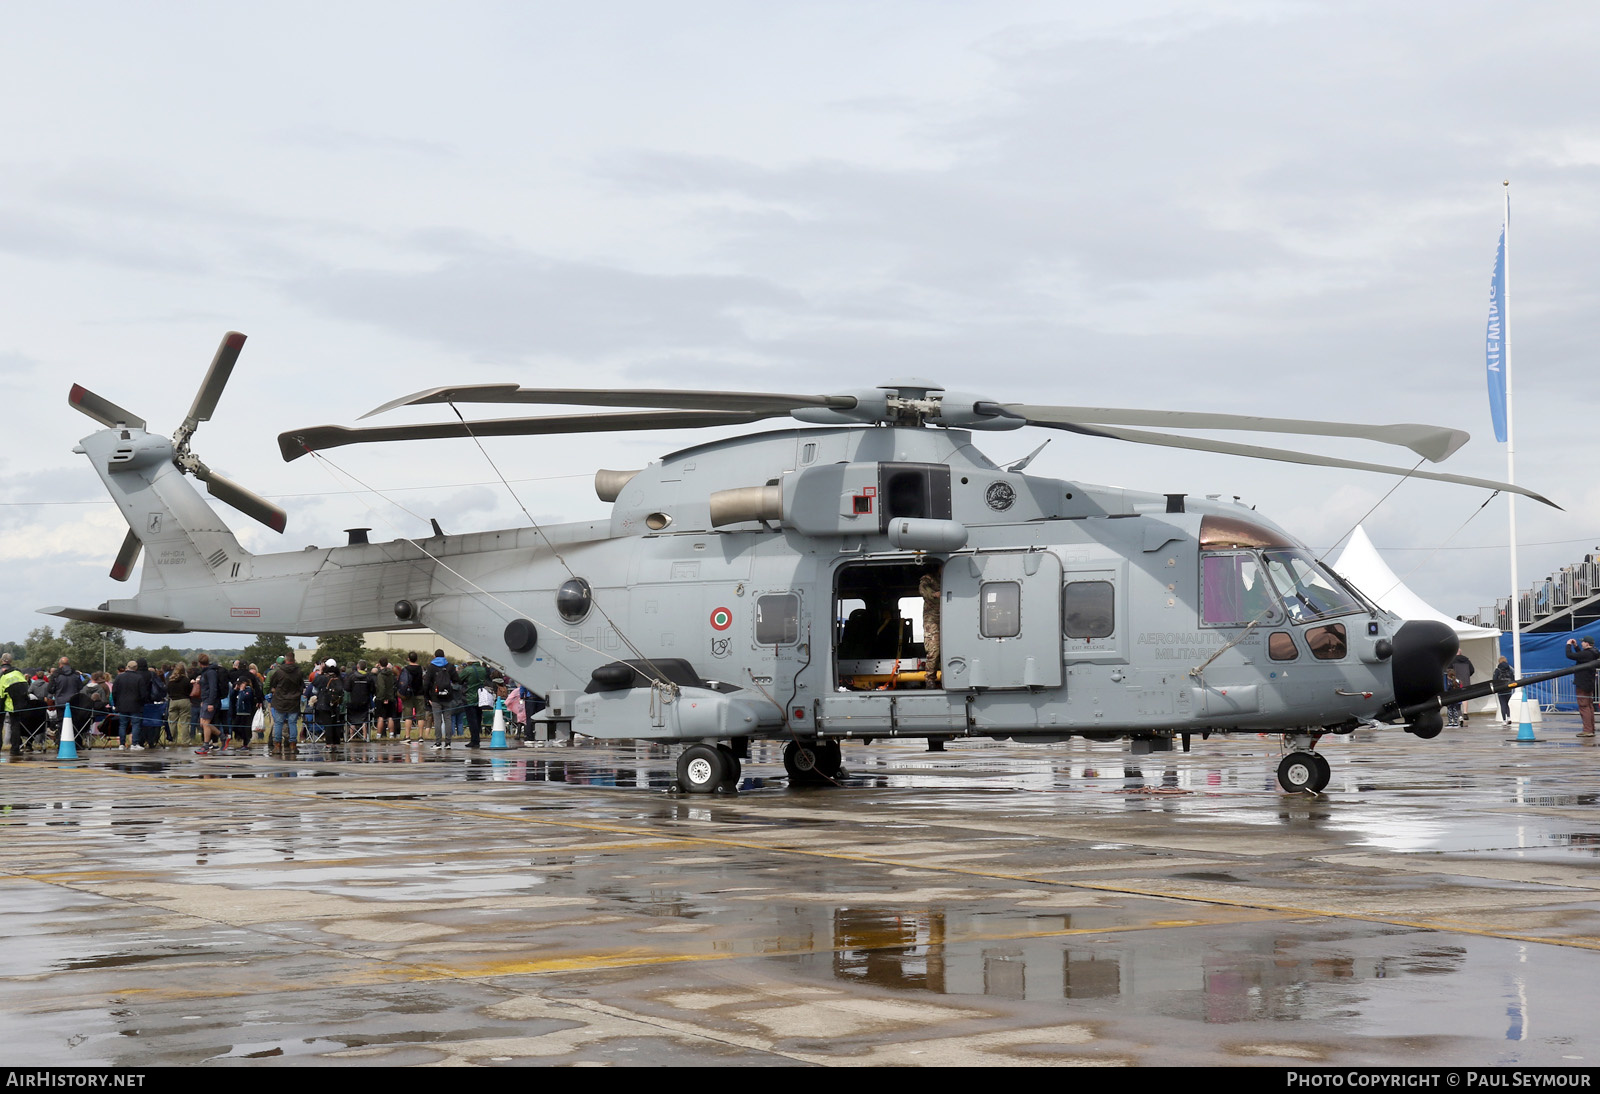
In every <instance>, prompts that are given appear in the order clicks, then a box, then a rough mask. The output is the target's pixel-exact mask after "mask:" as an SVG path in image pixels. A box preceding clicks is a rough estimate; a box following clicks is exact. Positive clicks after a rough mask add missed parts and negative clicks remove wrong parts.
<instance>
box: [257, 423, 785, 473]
mask: <svg viewBox="0 0 1600 1094" xmlns="http://www.w3.org/2000/svg"><path fill="white" fill-rule="evenodd" d="M772 416H773V415H771V414H767V413H760V412H749V413H743V414H741V413H733V412H723V411H713V410H681V411H666V412H661V411H645V410H640V411H632V412H627V413H622V414H567V415H561V416H558V417H551V418H487V419H484V420H482V421H465V422H423V423H420V424H418V425H379V426H368V427H366V428H364V429H352V428H350V427H349V426H342V425H318V426H312V427H310V428H309V429H295V430H290V431H289V432H287V433H280V434H278V451H279V452H281V453H282V454H283V458H284V461H285V462H288V461H290V460H297V459H299V458H300V457H301V456H304V455H305V454H306V453H307V452H315V451H318V450H321V449H324V448H338V447H339V446H340V445H346V444H365V443H367V442H369V441H417V440H433V439H435V438H439V437H531V436H539V435H543V434H550V433H610V432H615V431H618V430H624V429H694V428H697V427H700V426H713V425H749V424H750V423H751V422H759V421H761V420H762V419H763V418H770V417H772Z"/></svg>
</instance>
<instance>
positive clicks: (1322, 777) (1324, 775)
mask: <svg viewBox="0 0 1600 1094" xmlns="http://www.w3.org/2000/svg"><path fill="white" fill-rule="evenodd" d="M1311 758H1312V759H1313V760H1315V761H1317V783H1316V785H1315V786H1313V787H1312V789H1313V790H1315V791H1316V792H1317V793H1319V794H1320V793H1322V792H1323V791H1324V790H1326V789H1327V787H1328V783H1329V781H1330V780H1332V778H1333V765H1332V764H1330V763H1329V762H1328V757H1326V756H1324V755H1323V754H1322V753H1320V752H1313V753H1312V754H1311Z"/></svg>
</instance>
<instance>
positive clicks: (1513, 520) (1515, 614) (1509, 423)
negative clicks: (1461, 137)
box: [1500, 179, 1522, 680]
mask: <svg viewBox="0 0 1600 1094" xmlns="http://www.w3.org/2000/svg"><path fill="white" fill-rule="evenodd" d="M1501 185H1502V187H1503V189H1504V194H1505V221H1504V224H1505V229H1504V231H1505V256H1504V261H1505V267H1504V277H1505V288H1504V292H1503V296H1502V298H1501V301H1500V323H1501V328H1500V338H1501V350H1502V353H1503V357H1502V358H1501V359H1502V361H1503V362H1504V367H1505V378H1506V482H1508V483H1512V484H1515V483H1516V481H1517V464H1516V444H1515V437H1514V434H1513V432H1512V431H1513V428H1514V425H1515V422H1516V415H1515V414H1513V413H1512V404H1511V180H1510V179H1506V180H1505V182H1504V183H1502V184H1501ZM1506 517H1507V522H1508V525H1509V531H1510V538H1511V612H1510V615H1511V669H1512V671H1513V672H1515V673H1516V679H1518V680H1520V679H1522V595H1521V587H1520V582H1518V580H1517V496H1516V495H1515V494H1512V493H1509V492H1508V493H1507V494H1506Z"/></svg>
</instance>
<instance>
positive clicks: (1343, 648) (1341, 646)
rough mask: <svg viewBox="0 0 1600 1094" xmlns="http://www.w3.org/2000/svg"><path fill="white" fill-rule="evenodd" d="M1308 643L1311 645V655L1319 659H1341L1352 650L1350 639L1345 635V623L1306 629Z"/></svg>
mask: <svg viewBox="0 0 1600 1094" xmlns="http://www.w3.org/2000/svg"><path fill="white" fill-rule="evenodd" d="M1306 645H1307V646H1309V647H1311V656H1312V657H1315V658H1316V659H1317V660H1318V661H1340V660H1343V659H1344V655H1345V654H1346V653H1349V652H1350V641H1349V639H1347V638H1346V637H1345V634H1344V624H1343V623H1330V624H1328V625H1327V626H1326V627H1312V628H1311V629H1310V630H1308V631H1306Z"/></svg>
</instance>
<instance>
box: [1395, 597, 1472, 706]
mask: <svg viewBox="0 0 1600 1094" xmlns="http://www.w3.org/2000/svg"><path fill="white" fill-rule="evenodd" d="M1460 649H1461V642H1460V640H1459V639H1457V638H1456V632H1455V631H1453V630H1451V629H1450V627H1449V626H1448V625H1447V624H1444V623H1441V622H1439V621H1437V620H1433V619H1413V620H1410V621H1409V622H1407V623H1406V624H1404V625H1403V626H1402V627H1401V628H1400V629H1399V631H1397V632H1396V633H1395V636H1394V657H1393V658H1392V659H1391V660H1390V662H1389V664H1390V666H1391V671H1392V672H1393V674H1394V699H1395V704H1396V705H1397V706H1400V707H1407V706H1410V705H1411V704H1413V703H1422V702H1426V701H1427V700H1429V699H1433V698H1435V697H1437V696H1440V695H1443V694H1444V690H1445V688H1444V670H1445V667H1446V666H1447V665H1449V664H1450V660H1451V658H1453V657H1455V655H1456V653H1457V651H1459V650H1460ZM1433 717H1434V718H1438V715H1437V714H1435V715H1434V716H1433Z"/></svg>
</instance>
